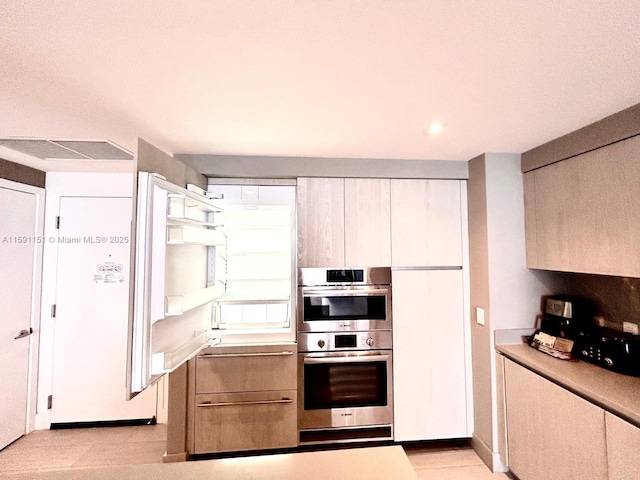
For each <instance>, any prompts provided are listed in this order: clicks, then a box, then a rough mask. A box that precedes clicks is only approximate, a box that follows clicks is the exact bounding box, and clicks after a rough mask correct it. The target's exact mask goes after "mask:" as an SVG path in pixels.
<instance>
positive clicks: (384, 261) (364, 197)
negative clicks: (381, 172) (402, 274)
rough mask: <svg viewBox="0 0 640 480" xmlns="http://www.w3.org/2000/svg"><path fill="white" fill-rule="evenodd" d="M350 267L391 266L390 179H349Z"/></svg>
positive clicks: (347, 247) (347, 249) (346, 187)
mask: <svg viewBox="0 0 640 480" xmlns="http://www.w3.org/2000/svg"><path fill="white" fill-rule="evenodd" d="M344 194H345V238H344V243H345V256H346V262H347V266H354V267H357V266H388V265H390V264H391V193H390V185H389V180H388V179H377V178H345V180H344Z"/></svg>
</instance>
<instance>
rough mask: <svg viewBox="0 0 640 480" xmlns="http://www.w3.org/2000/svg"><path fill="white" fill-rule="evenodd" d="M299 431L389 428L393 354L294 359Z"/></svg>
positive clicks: (335, 354)
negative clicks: (296, 368) (297, 383)
mask: <svg viewBox="0 0 640 480" xmlns="http://www.w3.org/2000/svg"><path fill="white" fill-rule="evenodd" d="M298 360H299V368H298V377H299V378H298V382H299V389H298V420H299V426H300V430H304V429H324V428H335V427H360V426H369V425H391V424H392V423H393V394H392V370H393V365H392V352H391V350H369V351H363V352H340V353H339V352H333V353H301V354H299V355H298Z"/></svg>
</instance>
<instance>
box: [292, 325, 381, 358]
mask: <svg viewBox="0 0 640 480" xmlns="http://www.w3.org/2000/svg"><path fill="white" fill-rule="evenodd" d="M340 335H344V334H342V333H340V332H300V333H299V334H298V351H299V352H331V351H349V350H373V349H376V350H380V349H389V350H390V349H391V347H392V345H393V334H392V333H391V331H390V330H374V331H364V332H349V333H347V335H354V336H355V337H356V338H355V344H356V346H355V347H346V346H336V336H340ZM362 353H365V352H362Z"/></svg>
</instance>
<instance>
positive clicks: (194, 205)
mask: <svg viewBox="0 0 640 480" xmlns="http://www.w3.org/2000/svg"><path fill="white" fill-rule="evenodd" d="M169 202H170V204H174V205H175V206H176V207H177V208H180V207H181V208H182V209H185V210H186V209H197V210H201V211H203V212H222V208H220V207H218V206H217V205H215V204H214V203H213V202H212V201H211V199H210V198H208V197H206V196H204V195H200V194H199V193H196V192H192V191H190V190H184V193H173V192H172V193H169ZM170 208H171V206H170Z"/></svg>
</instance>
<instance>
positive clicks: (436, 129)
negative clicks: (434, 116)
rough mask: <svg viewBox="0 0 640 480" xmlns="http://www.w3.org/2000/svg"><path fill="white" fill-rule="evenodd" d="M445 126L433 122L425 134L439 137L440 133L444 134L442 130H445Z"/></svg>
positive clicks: (425, 130)
mask: <svg viewBox="0 0 640 480" xmlns="http://www.w3.org/2000/svg"><path fill="white" fill-rule="evenodd" d="M445 125H446V124H445V123H442V122H433V123H432V124H431V125H429V128H425V129H424V134H425V135H437V134H438V133H440V132H442V130H444V126H445Z"/></svg>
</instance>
